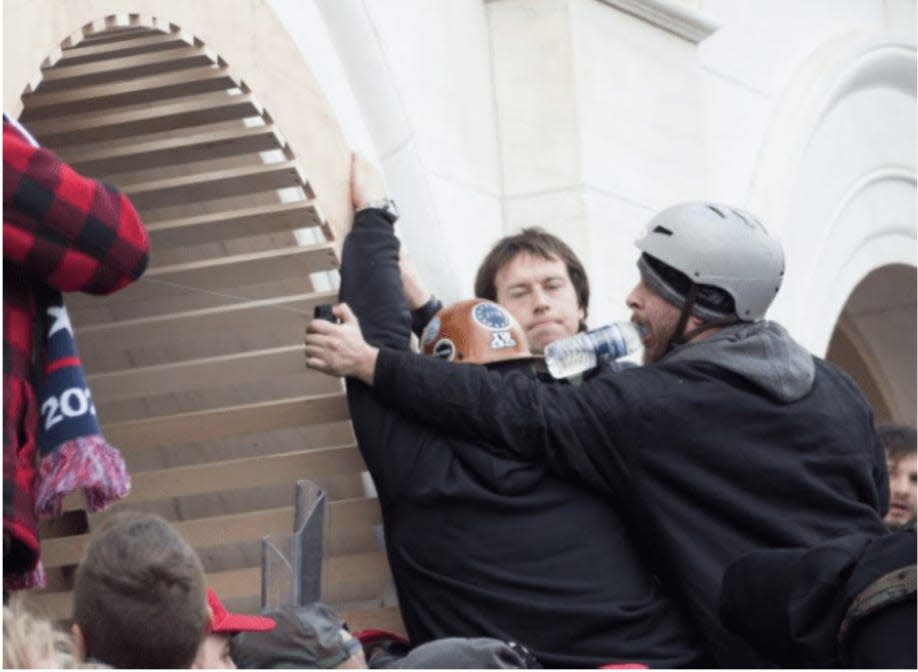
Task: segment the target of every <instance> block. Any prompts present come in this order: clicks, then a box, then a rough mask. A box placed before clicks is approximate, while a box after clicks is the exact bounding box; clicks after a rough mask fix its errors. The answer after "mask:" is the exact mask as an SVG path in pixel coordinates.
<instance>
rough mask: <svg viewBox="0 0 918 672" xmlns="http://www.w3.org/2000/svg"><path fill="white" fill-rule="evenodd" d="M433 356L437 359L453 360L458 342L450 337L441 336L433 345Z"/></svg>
mask: <svg viewBox="0 0 918 672" xmlns="http://www.w3.org/2000/svg"><path fill="white" fill-rule="evenodd" d="M433 356H434V357H436V358H437V359H445V360H446V361H447V362H451V361H453V358H454V357H455V356H456V344H455V343H453V342H452V341H451V340H449V339H448V338H441V339H440V340H439V341H437V344H436V345H435V346H434V347H433Z"/></svg>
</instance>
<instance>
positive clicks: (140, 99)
mask: <svg viewBox="0 0 918 672" xmlns="http://www.w3.org/2000/svg"><path fill="white" fill-rule="evenodd" d="M238 86H239V83H238V82H237V81H236V80H235V79H234V78H233V77H232V76H231V75H230V74H229V70H228V69H227V68H225V67H217V66H214V65H213V64H208V65H205V66H203V67H197V68H188V69H186V70H179V71H177V72H167V73H163V74H155V75H148V76H146V77H136V78H134V79H130V80H128V81H125V82H109V83H107V84H99V85H97V86H87V87H81V88H79V89H74V90H70V91H52V92H45V91H44V90H43V89H39V91H37V92H35V93H27V94H24V95H23V96H22V102H23V106H24V107H23V111H22V115H21V119H22V121H24V122H32V121H35V120H40V119H48V118H52V117H61V116H66V115H70V114H80V113H86V112H92V111H98V110H109V111H111V110H113V109H114V108H117V107H123V106H129V105H137V104H139V103H147V104H149V103H156V102H161V101H164V100H171V99H174V98H180V97H183V96H191V95H195V94H201V93H211V92H214V91H225V90H227V89H233V88H236V87H238Z"/></svg>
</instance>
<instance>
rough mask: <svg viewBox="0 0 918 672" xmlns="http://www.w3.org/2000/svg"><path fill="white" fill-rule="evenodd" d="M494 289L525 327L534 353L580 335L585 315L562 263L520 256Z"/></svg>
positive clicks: (500, 275)
mask: <svg viewBox="0 0 918 672" xmlns="http://www.w3.org/2000/svg"><path fill="white" fill-rule="evenodd" d="M494 286H495V288H496V289H497V302H498V303H499V304H500V305H502V306H503V307H504V308H506V309H507V310H509V311H510V312H511V313H512V314H513V317H515V318H516V321H517V322H519V323H520V326H522V327H523V330H524V331H525V332H526V338H527V339H529V348H530V349H531V350H532V352H536V353H539V352H543V351H544V350H545V346H546V345H548V344H549V343H551V342H553V341H557V340H558V339H560V338H564V337H565V336H571V335H572V334H576V333H577V330H578V329H579V326H580V321H581V320H582V319H583V317H584V312H583V308H581V307H580V306H579V305H578V303H577V292H576V290H575V289H574V285H573V283H572V282H571V279H570V276H569V275H568V272H567V266H565V265H564V262H563V261H561V260H560V259H557V258H554V257H553V258H551V259H545V258H543V257H540V256H534V255H532V254H529V253H528V252H520V253H519V254H518V255H516V256H515V257H514V258H513V259H512V260H511V261H510V263H508V264H506V265H505V266H504V267H503V268H501V269H500V270H499V271H498V272H497V274H496V275H495V276H494Z"/></svg>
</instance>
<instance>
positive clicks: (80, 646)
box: [70, 623, 87, 660]
mask: <svg viewBox="0 0 918 672" xmlns="http://www.w3.org/2000/svg"><path fill="white" fill-rule="evenodd" d="M70 632H71V633H73V641H74V643H75V644H76V649H77V656H79V658H80V660H86V654H87V651H86V638H85V637H83V629H82V628H81V627H80V626H79V625H78V624H77V623H74V624H73V625H72V626H70Z"/></svg>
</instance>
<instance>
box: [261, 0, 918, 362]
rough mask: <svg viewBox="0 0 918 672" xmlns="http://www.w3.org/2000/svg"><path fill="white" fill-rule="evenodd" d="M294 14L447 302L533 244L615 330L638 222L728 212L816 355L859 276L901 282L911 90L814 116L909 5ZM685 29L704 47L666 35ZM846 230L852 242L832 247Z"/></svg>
mask: <svg viewBox="0 0 918 672" xmlns="http://www.w3.org/2000/svg"><path fill="white" fill-rule="evenodd" d="M316 3H317V5H318V7H319V9H320V13H321V15H322V17H323V18H324V20H325V22H326V25H327V26H328V30H329V33H330V34H331V41H332V42H333V43H334V44H335V47H336V50H337V52H338V53H339V55H340V56H341V59H342V62H343V63H344V70H345V72H346V74H347V77H348V78H349V80H350V82H351V83H352V85H354V86H355V91H354V97H355V99H356V101H357V105H358V107H359V108H360V110H361V112H362V116H363V120H364V123H365V125H366V126H367V127H368V128H369V129H370V130H369V135H370V137H371V138H372V141H373V142H374V145H375V150H376V151H377V153H378V155H379V157H380V159H381V161H382V163H383V164H384V165H385V167H386V171H387V174H388V176H389V179H390V182H391V186H392V189H393V191H394V193H395V194H396V195H397V196H398V197H399V200H400V202H401V204H402V205H403V210H405V213H406V216H405V218H404V220H403V222H402V225H401V227H402V234H403V238H404V239H405V241H406V243H407V246H408V247H409V249H410V250H412V251H413V253H414V255H415V256H416V257H419V261H420V262H421V266H422V271H424V272H425V274H426V275H427V276H428V280H429V282H430V284H431V285H432V286H433V287H434V289H435V290H436V291H438V292H439V293H440V294H441V295H443V297H444V298H445V299H447V300H455V299H459V298H462V297H464V296H466V295H467V294H468V293H469V292H470V291H471V282H472V276H473V273H474V270H475V268H476V267H477V263H478V261H479V260H480V258H481V255H482V253H483V251H484V250H486V249H487V247H488V246H489V245H490V244H491V243H492V242H493V241H494V240H495V239H496V238H498V237H500V236H501V235H504V234H505V233H508V232H514V231H517V230H518V229H519V228H521V227H523V226H526V225H532V224H538V225H541V226H544V227H546V228H547V229H549V230H551V231H553V232H556V233H559V234H561V235H563V236H564V237H565V239H567V240H568V241H569V242H570V243H571V244H572V245H573V246H574V248H575V249H576V250H577V251H578V252H579V253H580V254H581V255H582V256H583V258H584V261H585V262H586V264H587V266H588V268H589V270H590V273H591V277H592V279H593V286H594V303H593V308H592V311H591V314H592V321H593V322H594V323H597V322H601V321H605V320H608V319H615V318H620V317H624V316H625V315H626V314H627V310H626V309H625V308H624V306H623V304H622V299H623V296H624V294H625V293H626V291H627V290H628V289H629V288H630V286H631V285H632V284H633V283H634V281H635V280H636V278H637V274H636V271H635V269H634V258H635V253H634V248H633V246H632V241H633V238H634V236H635V235H636V234H637V232H638V231H639V230H640V227H641V226H642V224H643V223H644V222H645V221H646V219H647V217H648V216H650V215H651V214H652V213H653V212H654V211H655V210H657V209H659V208H661V207H664V206H666V205H668V204H671V203H673V202H677V201H680V200H687V199H699V198H704V199H712V200H720V201H725V202H729V203H735V204H739V205H745V206H747V207H750V208H752V209H753V210H754V211H757V212H759V214H761V215H762V216H763V218H764V219H765V220H766V223H767V224H768V225H769V226H770V228H772V229H773V230H775V231H776V232H777V233H778V235H780V236H781V238H782V239H783V240H784V242H785V245H786V247H787V251H788V279H787V287H786V288H785V291H784V292H783V293H782V296H781V299H780V300H779V302H778V303H777V305H776V309H775V314H776V316H778V317H780V318H781V319H783V320H784V321H786V322H787V323H788V325H789V326H790V327H791V329H793V330H794V331H795V332H797V333H799V334H800V335H801V338H802V339H803V340H804V341H805V343H806V344H807V345H808V346H809V347H810V348H812V349H813V350H814V351H815V352H818V353H821V352H824V351H825V348H826V347H827V344H828V338H829V336H830V334H831V332H832V328H833V325H834V324H835V321H836V319H837V318H838V314H839V311H840V310H841V308H842V306H843V305H844V300H845V297H846V296H847V294H846V292H847V293H850V292H851V291H852V290H853V289H854V286H855V285H856V284H857V282H858V281H859V280H860V279H862V278H863V276H864V274H865V273H864V270H863V268H870V267H875V266H877V265H881V264H883V263H888V262H890V261H892V260H896V261H900V262H903V263H909V264H912V265H914V264H915V259H914V256H915V255H914V250H913V249H912V248H914V245H913V244H910V243H913V242H914V239H915V225H914V214H913V213H914V191H915V190H914V179H913V175H914V172H915V157H914V146H915V142H914V129H915V124H914V117H915V107H914V102H915V101H914V90H912V91H911V92H909V91H903V90H902V89H901V87H899V88H897V86H896V85H895V84H893V85H887V84H888V82H887V83H886V84H883V83H882V82H881V83H880V84H881V85H880V86H879V87H876V86H873V85H870V86H865V87H864V90H863V91H862V92H861V93H860V94H858V95H853V94H852V95H848V94H846V95H844V96H842V98H843V100H842V103H841V104H840V105H838V104H830V103H829V102H828V101H827V100H825V99H819V98H818V96H819V95H822V96H826V95H829V94H830V92H831V91H832V90H833V87H835V86H837V85H838V81H839V78H840V77H841V78H843V77H845V76H846V75H845V72H846V68H847V69H848V70H849V71H852V69H854V70H856V69H857V67H860V66H857V64H856V60H857V54H856V52H857V50H858V49H862V50H863V49H864V48H865V47H864V45H867V44H872V45H874V46H877V45H884V44H891V43H897V44H898V45H900V47H901V49H902V50H903V51H902V52H901V53H900V56H902V57H903V58H904V59H905V60H908V59H909V58H912V59H913V55H914V44H915V3H914V2H913V1H911V0H900V1H890V2H883V1H882V0H804V1H801V0H768V1H765V0H698V1H696V2H682V3H666V2H662V1H659V0H646V1H643V2H641V1H637V0H635V1H631V2H625V1H623V0H621V1H617V0H607V1H605V2H603V1H600V0H491V1H490V2H480V1H478V0H444V1H442V2H437V3H430V2H427V1H426V0H363V1H358V0H316ZM273 4H274V5H275V6H276V7H278V8H279V9H280V8H282V7H283V6H284V5H286V4H287V2H286V0H275V1H274V3H273ZM294 4H299V3H294ZM680 13H681V14H684V15H685V16H684V17H683V16H682V15H681V14H680ZM640 14H643V17H642V16H638V15H640ZM648 16H651V17H653V16H657V17H658V18H655V19H652V20H649V19H648V18H647V17H648ZM659 16H663V18H662V19H660V18H659ZM674 17H675V18H674ZM685 17H687V18H686V19H685V20H687V21H688V22H689V23H691V22H692V21H696V22H700V24H701V25H703V24H707V25H708V28H709V29H710V28H716V30H714V32H713V34H712V35H710V36H709V37H704V38H703V39H701V41H700V43H699V42H697V41H696V40H697V39H699V38H698V36H695V37H692V36H686V35H685V34H682V35H680V34H677V32H678V30H676V29H674V28H673V26H674V25H677V24H679V22H681V21H683V18H685ZM702 32H704V31H702ZM909 50H910V51H909ZM893 67H896V66H893ZM905 76H907V74H906V75H905ZM865 77H867V80H865V81H870V77H874V78H878V80H877V81H879V80H882V79H883V78H884V75H883V74H882V73H880V71H879V70H877V72H873V73H867V74H866V75H865ZM320 79H321V77H320ZM368 79H369V81H368ZM887 79H888V78H887ZM382 89H385V91H381V90H382ZM870 89H874V90H870ZM912 89H914V87H912ZM836 103H838V101H836ZM826 115H827V116H826ZM884 129H885V130H884ZM884 166H885V167H886V168H887V169H889V170H892V168H891V167H892V166H895V167H897V169H898V170H899V172H896V171H895V170H892V172H889V170H888V171H887V172H888V177H889V179H886V178H882V179H880V180H879V183H882V186H878V185H879V183H877V184H874V183H875V182H877V180H876V179H874V180H873V181H872V182H871V178H870V177H868V176H869V175H873V174H874V172H875V171H876V170H880V169H881V168H880V167H884ZM910 176H912V177H910ZM858 180H862V181H863V180H867V181H868V182H869V183H870V184H871V185H874V186H870V187H869V188H867V190H866V191H865V193H864V198H865V199H866V198H867V193H866V192H867V191H869V192H871V193H873V192H874V191H876V193H877V195H876V196H871V197H870V198H879V199H880V200H882V201H883V202H884V203H885V204H886V205H887V213H886V215H888V217H887V219H890V218H891V219H894V220H895V221H896V222H898V224H897V225H896V226H895V227H893V228H896V233H895V235H894V236H893V238H891V239H890V240H889V241H887V243H886V245H887V247H891V248H892V247H894V248H895V249H896V250H898V252H897V253H896V254H894V255H893V254H891V253H890V252H888V251H887V252H886V253H880V252H877V253H869V254H867V253H865V252H864V251H863V250H864V248H865V246H869V241H870V240H872V238H874V237H875V233H876V232H875V231H873V229H874V228H876V229H884V228H885V229H888V228H889V227H890V225H889V224H883V223H881V222H880V221H879V220H878V219H877V218H876V217H875V216H872V213H867V217H868V219H870V221H872V222H874V223H873V224H870V225H869V226H868V229H870V230H867V231H865V230H863V226H864V225H863V221H864V216H857V217H856V216H855V215H856V213H857V212H858V208H863V207H867V206H866V205H864V204H858V203H856V201H859V198H858V199H855V200H854V201H851V197H850V196H851V195H850V193H849V192H851V189H855V191H857V190H858V188H857V187H856V184H857V183H858ZM891 190H892V191H895V192H896V193H895V194H894V195H891V194H890V193H889V192H890V191H891ZM880 191H882V192H883V194H884V195H882V196H880V195H879V192H880ZM846 194H848V196H846ZM846 198H848V200H849V201H851V202H850V203H848V204H847V205H844V206H843V205H842V203H843V202H845V199H846ZM865 203H866V201H865ZM893 204H895V205H894V206H893V207H890V206H892V205H893ZM846 208H847V211H845V209H846ZM843 211H844V212H843ZM890 211H894V212H892V214H890ZM846 219H848V220H851V221H856V222H861V224H856V225H849V226H848V227H847V228H849V229H850V228H851V226H854V228H855V229H857V227H858V226H860V227H861V231H860V235H851V234H849V235H848V236H847V238H846V239H845V240H844V241H843V240H841V237H840V236H838V235H836V233H837V232H839V231H842V230H844V229H845V228H846V227H845V224H844V221H845V220H846ZM894 239H895V240H894ZM852 248H854V249H852ZM856 250H861V252H860V256H861V257H864V256H865V254H866V257H865V258H863V259H861V258H856V257H857V255H856V254H855V252H856ZM814 258H818V259H819V264H818V265H817V264H814V263H813V259H814ZM862 267H863V268H862ZM814 276H818V277H814ZM814 312H815V313H816V316H815V318H816V319H814V315H813V313H814Z"/></svg>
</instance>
